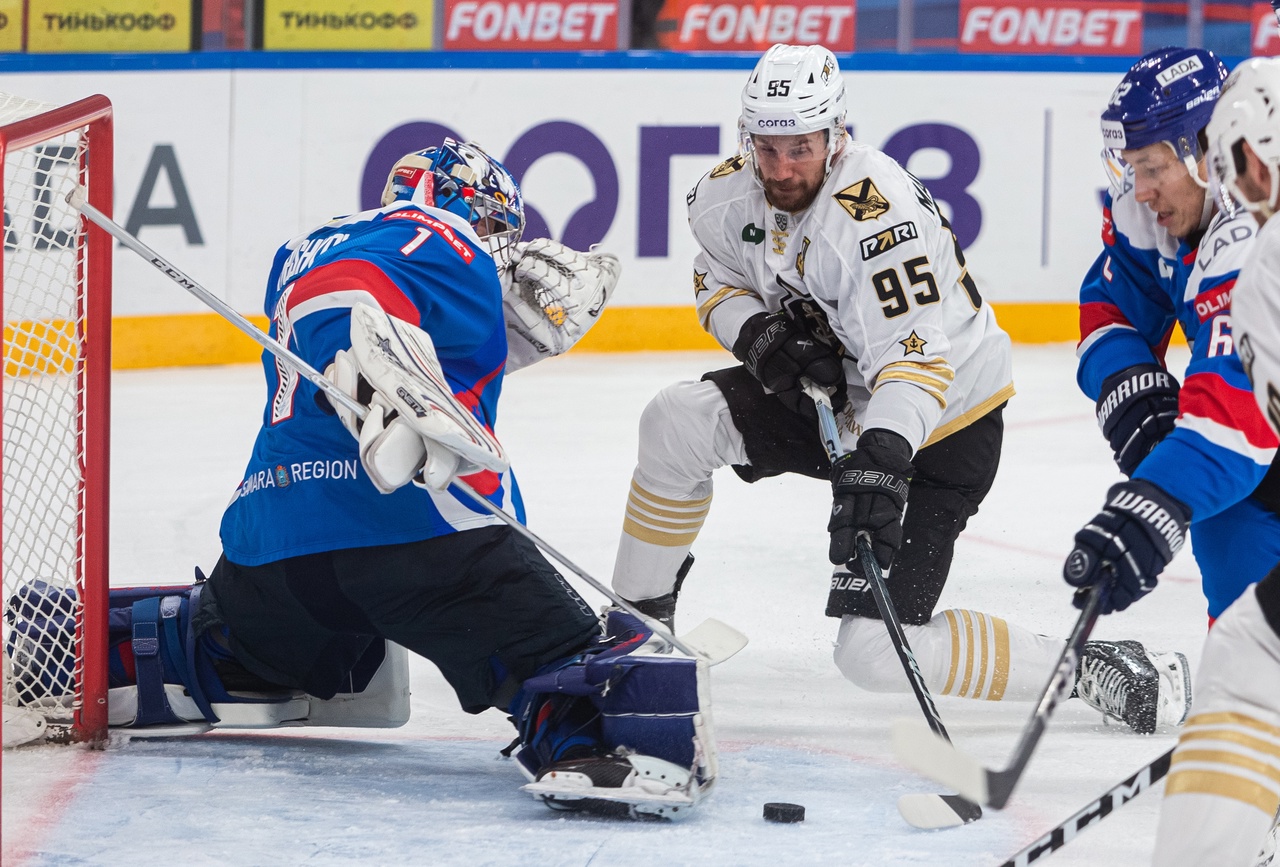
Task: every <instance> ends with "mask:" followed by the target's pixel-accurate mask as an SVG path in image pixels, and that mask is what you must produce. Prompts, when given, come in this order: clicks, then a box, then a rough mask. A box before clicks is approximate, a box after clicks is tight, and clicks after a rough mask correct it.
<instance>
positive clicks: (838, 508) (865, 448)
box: [827, 429, 913, 569]
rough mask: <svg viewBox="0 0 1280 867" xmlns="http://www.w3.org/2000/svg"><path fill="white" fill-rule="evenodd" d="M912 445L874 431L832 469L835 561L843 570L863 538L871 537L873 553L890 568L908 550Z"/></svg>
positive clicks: (832, 553)
mask: <svg viewBox="0 0 1280 867" xmlns="http://www.w3.org/2000/svg"><path fill="white" fill-rule="evenodd" d="M912 472H913V468H912V466H911V445H910V443H908V442H907V441H906V440H905V439H903V438H902V437H901V436H899V435H898V434H896V433H893V432H892V431H887V430H880V429H872V430H869V431H867V432H865V433H864V434H863V435H862V436H861V437H859V438H858V447H857V449H856V450H854V451H852V452H850V453H849V454H847V455H844V456H843V457H841V458H839V459H838V460H837V461H836V462H835V463H834V464H832V465H831V494H832V503H831V520H830V521H829V522H828V523H827V532H828V533H830V534H831V550H830V559H831V562H832V563H835V564H836V565H838V566H843V565H844V564H846V563H848V562H849V561H850V560H852V559H853V558H854V555H855V554H856V553H857V540H858V534H859V533H863V532H865V533H867V534H868V535H870V537H871V550H872V552H873V553H874V554H875V557H876V561H877V562H878V563H879V564H880V567H881V568H882V569H888V568H889V565H890V564H891V563H892V562H893V555H894V554H895V553H897V551H898V548H900V547H901V546H902V512H903V510H904V509H906V506H907V488H908V487H909V486H910V484H911V476H912Z"/></svg>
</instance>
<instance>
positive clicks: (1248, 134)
mask: <svg viewBox="0 0 1280 867" xmlns="http://www.w3.org/2000/svg"><path fill="white" fill-rule="evenodd" d="M1208 138H1209V175H1210V181H1211V183H1212V184H1213V186H1214V192H1215V194H1216V195H1217V197H1218V200H1219V204H1220V205H1221V206H1222V207H1223V210H1226V211H1228V212H1229V213H1230V212H1232V211H1234V210H1235V209H1234V207H1233V203H1232V199H1234V200H1235V201H1236V202H1239V203H1240V204H1241V205H1243V206H1244V207H1245V208H1246V209H1247V210H1249V211H1254V212H1257V213H1261V214H1262V215H1263V216H1264V217H1270V216H1271V214H1272V213H1273V211H1274V202H1275V200H1276V193H1277V192H1280V59H1277V58H1271V57H1252V58H1250V59H1248V60H1246V61H1245V62H1244V63H1241V64H1240V65H1239V66H1237V67H1236V68H1235V71H1233V72H1232V73H1231V75H1230V77H1228V78H1227V83H1226V85H1224V87H1223V89H1222V96H1220V97H1219V98H1218V103H1217V105H1215V106H1214V109H1213V116H1212V117H1211V118H1210V119H1209V128H1208ZM1245 142H1248V143H1249V147H1250V149H1252V150H1253V152H1254V153H1255V154H1256V155H1257V157H1258V159H1260V160H1261V161H1262V162H1263V164H1264V165H1266V167H1267V172H1268V174H1269V175H1270V177H1271V190H1270V193H1269V195H1268V196H1267V199H1266V200H1265V201H1250V200H1249V198H1248V197H1246V196H1245V195H1244V194H1243V193H1242V192H1241V191H1240V187H1239V179H1240V175H1241V174H1243V173H1244V170H1245V155H1244V146H1243V145H1244V143H1245ZM1228 197H1230V198H1228Z"/></svg>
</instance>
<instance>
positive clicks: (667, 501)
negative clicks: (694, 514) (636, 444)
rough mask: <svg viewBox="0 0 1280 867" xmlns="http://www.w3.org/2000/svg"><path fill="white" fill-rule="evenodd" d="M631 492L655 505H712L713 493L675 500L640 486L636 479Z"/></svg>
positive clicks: (672, 506)
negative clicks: (696, 497) (693, 498)
mask: <svg viewBox="0 0 1280 867" xmlns="http://www.w3.org/2000/svg"><path fill="white" fill-rule="evenodd" d="M631 494H632V495H633V496H638V497H642V498H643V499H645V500H648V501H649V502H650V503H652V504H653V505H655V506H670V507H671V508H675V509H691V508H700V507H703V506H707V507H709V506H710V505H711V494H707V495H706V496H705V497H699V498H698V499H696V500H673V499H671V498H670V497H659V496H658V495H657V494H654V493H651V492H649V491H646V490H645V489H644V488H642V487H640V485H638V484H636V480H635V479H632V480H631Z"/></svg>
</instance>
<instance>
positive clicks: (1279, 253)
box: [1231, 217, 1280, 435]
mask: <svg viewBox="0 0 1280 867" xmlns="http://www.w3.org/2000/svg"><path fill="white" fill-rule="evenodd" d="M1231 325H1232V332H1233V335H1234V338H1235V341H1236V352H1237V354H1238V355H1239V356H1240V361H1241V362H1242V363H1243V364H1244V371H1245V373H1246V374H1248V376H1249V381H1250V382H1251V383H1253V399H1254V400H1255V401H1256V402H1257V404H1258V408H1259V409H1260V410H1262V416H1263V418H1265V419H1266V420H1267V424H1269V425H1270V426H1271V429H1272V431H1274V432H1275V433H1276V434H1277V435H1280V217H1272V218H1271V219H1270V220H1268V221H1267V222H1266V223H1265V224H1263V226H1262V228H1260V229H1259V230H1258V234H1257V236H1256V240H1255V241H1254V244H1253V255H1251V256H1250V257H1249V260H1248V262H1246V263H1245V266H1244V267H1243V268H1241V269H1240V276H1239V277H1238V278H1237V280H1236V285H1235V287H1234V288H1233V289H1232V291H1231Z"/></svg>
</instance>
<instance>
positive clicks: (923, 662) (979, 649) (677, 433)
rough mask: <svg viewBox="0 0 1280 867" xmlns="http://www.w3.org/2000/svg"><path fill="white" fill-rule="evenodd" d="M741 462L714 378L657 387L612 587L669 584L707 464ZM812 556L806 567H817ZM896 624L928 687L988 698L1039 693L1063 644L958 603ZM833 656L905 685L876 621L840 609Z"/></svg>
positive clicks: (876, 686)
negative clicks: (921, 619)
mask: <svg viewBox="0 0 1280 867" xmlns="http://www.w3.org/2000/svg"><path fill="white" fill-rule="evenodd" d="M746 463H748V459H747V454H746V448H745V446H744V444H743V440H742V435H741V434H740V433H739V432H738V429H737V428H736V427H735V426H734V423H733V420H732V418H731V417H730V413H729V405H728V403H727V402H726V401H725V399H724V395H723V394H722V393H721V391H720V389H719V387H718V386H716V385H715V384H714V383H712V382H707V381H704V382H680V383H676V384H674V385H670V386H667V387H666V388H664V389H663V390H662V391H660V392H659V393H658V395H657V396H656V397H654V399H653V400H652V401H650V402H649V405H648V406H646V407H645V410H644V412H643V413H642V414H641V417H640V448H639V457H638V462H637V465H636V469H635V472H634V473H633V475H632V479H631V490H630V492H629V493H628V495H627V509H626V516H625V518H624V520H623V529H622V537H621V540H620V542H619V545H618V556H617V560H616V561H615V562H614V570H613V588H614V590H616V591H617V592H618V594H619V595H621V596H622V597H623V598H625V599H629V600H643V599H652V598H654V597H657V596H662V595H664V594H667V593H670V592H671V591H672V588H673V587H674V585H675V580H676V572H677V570H678V569H679V568H680V566H681V564H682V563H683V562H684V559H685V556H686V555H687V554H688V553H689V550H690V548H691V547H692V545H693V543H694V540H695V539H696V538H697V536H698V532H699V531H700V530H701V529H702V524H703V522H704V521H705V520H706V517H707V514H708V513H709V511H710V508H711V496H712V482H711V476H712V473H713V472H714V471H715V470H717V469H719V468H721V467H725V466H730V465H734V464H746ZM818 556H819V555H818V552H815V562H814V568H815V569H817V568H821V567H820V565H819V563H820V562H821V561H819V560H818V559H817V558H818ZM695 574H696V573H695ZM695 580H696V579H695ZM904 628H905V630H906V633H907V639H908V641H909V642H910V644H911V647H912V650H913V651H914V653H915V656H916V659H917V661H918V662H919V663H920V667H921V671H922V673H923V674H924V676H925V679H926V681H927V682H928V684H929V687H930V689H931V690H932V691H934V692H935V694H939V695H955V696H963V697H966V698H978V699H986V700H990V701H999V700H1001V699H1014V700H1023V699H1032V698H1036V697H1038V696H1039V693H1040V691H1041V690H1042V689H1043V687H1044V684H1045V680H1046V679H1047V677H1048V672H1050V671H1052V670H1053V666H1054V665H1055V664H1056V662H1057V658H1058V656H1059V654H1060V653H1061V652H1062V648H1063V646H1064V643H1065V642H1063V641H1062V640H1061V639H1056V638H1046V637H1044V636H1040V635H1035V634H1034V633H1032V632H1030V631H1028V630H1026V629H1023V628H1021V627H1018V626H1016V625H1014V624H1010V623H1008V622H1007V621H1005V620H1003V619H1002V618H999V617H993V616H991V615H988V614H983V613H981V612H977V611H967V610H948V611H942V612H939V613H937V614H936V615H935V616H934V617H933V619H932V620H931V621H930V622H929V623H927V624H924V625H922V626H913V625H909V624H908V625H906V626H905V627H904ZM835 662H836V665H837V666H838V667H839V669H840V671H841V672H842V673H843V674H844V675H845V677H847V678H848V679H849V680H850V681H852V682H853V683H855V684H857V685H858V686H861V687H862V688H864V689H867V690H872V691H876V692H909V691H910V690H911V685H910V683H909V682H908V680H907V678H906V676H905V674H904V673H903V670H902V665H901V663H900V662H899V660H898V658H897V654H896V652H895V651H894V649H893V645H892V643H891V642H890V640H889V636H888V633H887V631H886V630H885V627H884V624H883V623H881V622H880V621H879V620H873V619H867V618H862V617H851V616H846V617H844V618H843V619H842V620H841V623H840V627H839V634H838V638H837V642H836V649H835Z"/></svg>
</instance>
